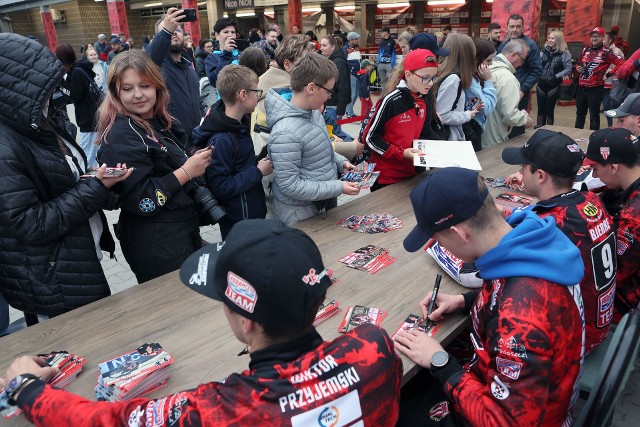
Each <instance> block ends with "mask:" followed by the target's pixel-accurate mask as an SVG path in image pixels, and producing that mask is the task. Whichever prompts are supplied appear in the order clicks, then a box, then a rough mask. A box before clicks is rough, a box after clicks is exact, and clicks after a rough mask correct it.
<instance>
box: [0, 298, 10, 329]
mask: <svg viewBox="0 0 640 427" xmlns="http://www.w3.org/2000/svg"><path fill="white" fill-rule="evenodd" d="M8 327H9V304H7V301H6V300H5V299H4V296H2V294H0V337H1V336H3V335H4V334H5V332H6V331H7V328H8Z"/></svg>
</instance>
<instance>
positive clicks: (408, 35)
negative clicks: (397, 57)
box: [389, 25, 418, 87]
mask: <svg viewBox="0 0 640 427" xmlns="http://www.w3.org/2000/svg"><path fill="white" fill-rule="evenodd" d="M416 34H418V29H417V28H416V27H414V26H412V25H410V26H408V27H407V28H405V29H404V31H403V32H402V33H400V36H399V37H398V44H399V45H400V48H401V49H402V54H403V55H406V54H407V53H409V50H411V47H410V46H409V41H410V40H411V39H412V38H413V36H415V35H416ZM389 80H391V79H389ZM394 87H395V86H394Z"/></svg>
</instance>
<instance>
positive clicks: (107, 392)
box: [95, 343, 173, 402]
mask: <svg viewBox="0 0 640 427" xmlns="http://www.w3.org/2000/svg"><path fill="white" fill-rule="evenodd" d="M172 363H173V357H172V356H171V355H170V354H169V353H167V352H166V351H164V349H163V348H162V346H161V345H160V344H158V343H152V344H146V343H145V344H142V345H141V346H140V347H138V349H137V350H135V351H132V352H131V353H127V354H123V355H122V356H119V357H116V358H115V359H110V360H107V361H105V362H102V363H100V365H98V368H99V369H100V374H99V376H98V385H97V386H96V387H95V392H96V397H97V399H98V400H108V401H110V402H116V401H118V402H119V401H123V400H128V399H132V398H134V397H138V396H142V395H145V394H147V393H151V392H152V391H155V390H157V389H159V388H160V387H162V386H164V385H166V384H167V380H168V379H169V367H170V366H171V364H172Z"/></svg>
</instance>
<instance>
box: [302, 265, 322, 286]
mask: <svg viewBox="0 0 640 427" xmlns="http://www.w3.org/2000/svg"><path fill="white" fill-rule="evenodd" d="M326 275H327V270H322V271H321V272H320V274H316V269H315V268H310V269H309V274H307V275H304V276H302V281H303V282H304V283H306V284H307V285H310V286H313V285H315V284H316V283H320V280H322V278H323V277H324V276H326Z"/></svg>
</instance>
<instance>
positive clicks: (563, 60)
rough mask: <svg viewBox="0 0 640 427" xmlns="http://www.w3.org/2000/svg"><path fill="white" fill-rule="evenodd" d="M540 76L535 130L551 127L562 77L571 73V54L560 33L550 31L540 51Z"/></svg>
mask: <svg viewBox="0 0 640 427" xmlns="http://www.w3.org/2000/svg"><path fill="white" fill-rule="evenodd" d="M540 59H541V60H542V76H540V80H538V90H537V91H536V94H537V97H538V120H537V124H536V128H539V127H540V126H544V125H553V119H554V116H553V112H554V110H555V108H556V102H557V101H558V98H560V85H562V79H563V77H564V76H568V75H569V73H571V53H570V52H569V49H568V48H567V43H565V41H564V34H563V33H562V31H552V32H551V33H549V37H547V42H546V43H545V45H544V49H542V51H540Z"/></svg>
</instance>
